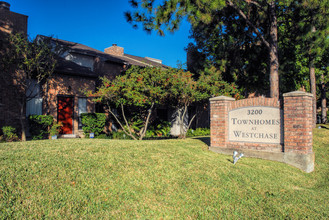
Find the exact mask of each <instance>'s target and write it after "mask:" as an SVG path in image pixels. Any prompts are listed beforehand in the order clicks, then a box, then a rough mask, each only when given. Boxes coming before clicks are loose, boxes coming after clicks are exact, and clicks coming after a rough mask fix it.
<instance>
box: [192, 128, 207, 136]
mask: <svg viewBox="0 0 329 220" xmlns="http://www.w3.org/2000/svg"><path fill="white" fill-rule="evenodd" d="M207 135H210V129H209V128H197V129H195V130H193V129H188V131H187V137H195V136H207Z"/></svg>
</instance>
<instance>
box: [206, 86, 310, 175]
mask: <svg viewBox="0 0 329 220" xmlns="http://www.w3.org/2000/svg"><path fill="white" fill-rule="evenodd" d="M253 106H255V107H257V106H258V107H272V108H278V109H281V113H280V121H281V122H280V126H281V134H280V136H281V137H282V142H278V143H281V144H268V143H266V144H264V143H256V141H255V142H249V141H248V142H247V141H243V142H242V141H241V142H233V141H229V139H228V133H229V131H228V125H229V121H228V120H229V112H230V111H231V110H235V109H239V108H243V107H253ZM282 112H283V114H282ZM312 129H313V125H312V94H310V93H306V92H301V91H296V92H290V93H285V94H283V102H280V101H279V100H277V99H275V98H264V97H258V98H249V99H244V100H239V101H235V99H233V98H229V97H225V96H220V97H215V98H211V99H210V130H211V140H210V147H209V149H210V150H212V151H214V152H218V153H224V154H232V152H233V151H234V150H237V151H239V152H243V153H245V155H246V156H248V157H258V158H263V159H269V160H274V161H280V162H284V163H288V164H290V165H293V166H295V167H298V168H300V169H302V170H304V171H306V172H312V171H313V170H314V153H313V149H312V144H313V136H312V135H313V134H312ZM230 140H232V139H230Z"/></svg>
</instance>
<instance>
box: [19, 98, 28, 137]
mask: <svg viewBox="0 0 329 220" xmlns="http://www.w3.org/2000/svg"><path fill="white" fill-rule="evenodd" d="M20 108H21V109H20V117H19V121H20V123H21V129H22V136H21V139H22V141H26V130H25V129H26V127H25V114H24V102H23V103H20Z"/></svg>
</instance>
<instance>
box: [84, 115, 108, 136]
mask: <svg viewBox="0 0 329 220" xmlns="http://www.w3.org/2000/svg"><path fill="white" fill-rule="evenodd" d="M105 122H106V115H105V114H104V113H82V114H81V123H82V130H83V133H84V134H85V135H86V136H89V133H94V134H95V136H98V135H100V134H101V133H102V132H103V130H104V127H105Z"/></svg>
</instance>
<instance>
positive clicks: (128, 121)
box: [87, 66, 167, 140]
mask: <svg viewBox="0 0 329 220" xmlns="http://www.w3.org/2000/svg"><path fill="white" fill-rule="evenodd" d="M166 79H167V75H166V72H165V71H162V70H161V69H160V68H155V67H137V66H132V67H130V68H129V69H128V70H127V71H126V73H125V74H124V75H122V76H118V77H116V78H115V79H114V80H113V81H112V82H111V81H110V80H109V79H107V78H102V85H101V87H99V88H98V91H97V92H96V93H92V92H90V91H89V92H87V95H88V96H93V97H95V99H94V101H96V102H103V103H105V104H107V106H108V111H109V112H110V114H111V115H112V116H113V117H114V119H115V120H116V122H117V123H118V124H119V126H120V127H121V129H122V130H123V131H124V132H125V133H126V135H128V136H130V137H131V138H133V139H134V140H136V139H139V140H142V139H143V138H144V137H145V134H146V131H147V127H148V124H149V122H150V118H151V115H152V112H153V110H154V107H155V105H156V104H161V103H163V100H164V97H165V95H166V91H165V90H164V88H165V86H166V84H167V81H166ZM113 106H114V107H116V108H117V109H120V111H119V112H120V115H118V114H117V113H116V111H115V110H114V108H113ZM127 111H129V116H130V117H129V118H128V117H126V115H127V113H126V112H127Z"/></svg>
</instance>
